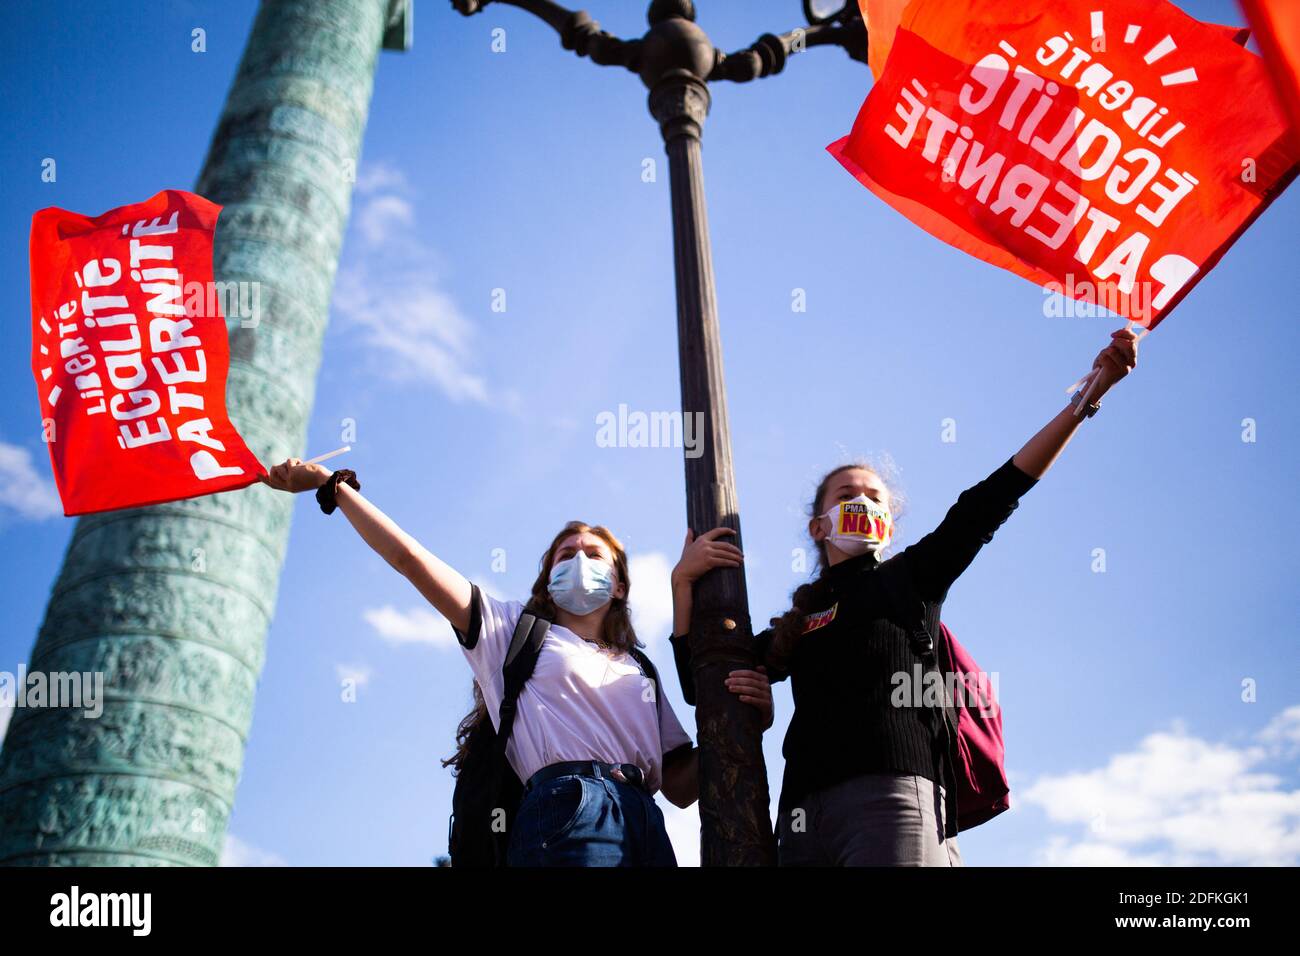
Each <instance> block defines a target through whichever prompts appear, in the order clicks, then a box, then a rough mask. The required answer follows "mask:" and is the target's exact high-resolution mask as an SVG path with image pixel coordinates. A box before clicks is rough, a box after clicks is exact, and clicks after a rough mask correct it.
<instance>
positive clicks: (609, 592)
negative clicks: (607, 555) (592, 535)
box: [547, 551, 614, 615]
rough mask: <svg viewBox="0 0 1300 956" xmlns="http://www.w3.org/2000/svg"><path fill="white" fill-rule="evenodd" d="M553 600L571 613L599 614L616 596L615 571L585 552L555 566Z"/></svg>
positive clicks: (552, 580) (549, 588) (552, 587)
mask: <svg viewBox="0 0 1300 956" xmlns="http://www.w3.org/2000/svg"><path fill="white" fill-rule="evenodd" d="M547 590H548V591H550V592H551V598H552V599H553V600H554V601H555V603H556V604H558V605H559V606H560V607H562V608H564V610H566V611H568V612H569V613H570V614H577V615H584V614H590V613H591V612H592V611H598V610H600V609H601V608H602V607H604V606H605V605H606V604H608V603H609V602H610V601H611V600H612V599H613V597H614V569H613V568H612V567H610V565H608V564H607V563H606V562H604V561H597V560H594V559H592V558H589V557H587V556H586V555H585V554H583V553H582V552H581V551H579V552H578V553H577V554H575V555H574V556H573V557H571V558H566V559H565V560H563V561H557V562H555V564H554V565H553V566H552V567H551V580H550V583H549V584H548V585H547Z"/></svg>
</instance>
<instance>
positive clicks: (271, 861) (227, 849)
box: [221, 833, 289, 866]
mask: <svg viewBox="0 0 1300 956" xmlns="http://www.w3.org/2000/svg"><path fill="white" fill-rule="evenodd" d="M221 865H222V866H288V865H289V864H288V863H286V862H285V860H284V859H283V858H282V857H280V856H277V855H276V854H274V853H272V852H270V851H269V850H262V849H259V848H257V847H255V846H253V845H251V844H248V843H245V842H244V841H243V840H241V839H239V837H237V836H234V835H233V834H230V833H227V834H226V842H225V844H224V845H223V846H222V848H221Z"/></svg>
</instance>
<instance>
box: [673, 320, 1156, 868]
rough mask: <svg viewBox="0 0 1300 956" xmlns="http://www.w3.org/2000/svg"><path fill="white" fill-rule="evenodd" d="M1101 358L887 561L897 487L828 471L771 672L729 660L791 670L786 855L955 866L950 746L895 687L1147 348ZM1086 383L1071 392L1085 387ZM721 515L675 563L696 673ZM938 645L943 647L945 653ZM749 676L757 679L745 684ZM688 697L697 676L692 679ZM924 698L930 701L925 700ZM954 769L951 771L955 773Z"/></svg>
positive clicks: (1129, 345) (768, 637) (857, 472)
mask: <svg viewBox="0 0 1300 956" xmlns="http://www.w3.org/2000/svg"><path fill="white" fill-rule="evenodd" d="M1111 339H1112V341H1111V344H1110V345H1108V346H1107V347H1106V348H1104V349H1103V350H1102V351H1101V353H1100V354H1099V355H1098V356H1097V359H1096V361H1095V362H1094V363H1093V367H1094V369H1096V370H1097V371H1096V376H1097V381H1096V382H1095V387H1094V391H1093V400H1092V401H1091V402H1090V407H1088V408H1087V409H1086V410H1084V413H1080V409H1079V408H1078V405H1077V403H1076V402H1071V404H1069V405H1067V406H1066V407H1065V408H1064V409H1063V410H1062V411H1061V412H1059V413H1058V414H1057V415H1056V416H1055V417H1054V418H1053V419H1052V420H1051V421H1050V422H1048V423H1047V425H1046V426H1045V427H1044V428H1043V429H1042V430H1041V431H1039V432H1038V433H1037V434H1036V435H1035V436H1034V437H1033V438H1031V439H1030V440H1029V442H1028V443H1027V444H1026V445H1025V446H1024V447H1023V448H1021V449H1020V451H1018V452H1017V453H1016V454H1015V455H1014V456H1013V457H1012V458H1011V459H1010V460H1008V461H1007V462H1006V463H1005V464H1003V465H1002V466H1001V467H999V468H998V469H997V470H996V471H994V472H993V473H992V474H991V475H989V476H988V477H987V478H985V479H984V480H983V481H981V482H979V483H978V484H976V485H974V486H973V487H971V488H969V489H967V490H966V491H964V492H963V493H962V494H961V496H960V497H959V498H958V499H957V503H956V504H955V505H953V507H952V508H951V509H950V510H949V511H948V514H947V516H946V517H945V518H944V519H943V521H942V522H940V524H939V526H938V527H937V528H935V530H934V531H932V532H930V533H929V534H928V535H926V536H925V537H923V538H921V540H919V541H917V542H916V543H915V544H913V545H911V546H909V547H907V548H905V549H903V551H902V552H901V553H899V554H897V555H895V556H893V557H891V558H889V559H888V560H884V561H882V560H881V552H882V551H883V550H884V549H885V548H886V547H887V546H888V544H889V539H890V536H891V535H892V532H893V517H892V514H891V504H892V500H891V494H890V489H889V488H888V486H887V485H886V483H885V482H884V480H883V479H882V477H881V476H880V475H879V474H878V473H877V472H875V471H874V470H872V469H871V468H869V467H866V466H863V465H858V464H849V465H843V466H841V467H839V468H836V469H835V470H833V471H831V472H830V473H829V474H827V475H826V476H825V477H824V478H823V479H822V481H821V483H820V485H819V486H818V488H817V493H816V496H815V497H814V500H813V502H812V507H811V509H810V517H809V521H808V532H809V534H810V535H811V536H812V539H813V542H814V544H815V545H816V549H817V553H818V556H819V561H820V567H821V573H820V575H819V576H818V577H817V578H816V580H814V581H812V582H810V583H808V584H804V585H803V586H801V587H799V588H798V589H797V590H796V591H795V593H794V596H793V599H792V605H793V606H792V607H791V609H790V610H789V611H787V612H786V613H785V614H784V615H782V616H781V617H778V618H773V620H772V626H771V627H770V628H768V629H767V630H766V631H764V632H763V633H761V634H759V635H758V636H757V637H756V642H757V644H758V648H757V650H758V655H757V656H758V659H759V660H761V661H764V663H765V668H763V669H762V670H763V673H759V672H734V673H733V674H732V675H731V678H730V682H729V683H730V685H731V687H732V689H733V691H736V692H738V693H741V694H742V699H743V697H744V695H745V694H746V687H747V686H748V685H749V683H752V685H753V688H754V693H760V692H761V688H762V687H763V685H764V684H765V680H766V678H765V675H770V677H771V679H772V680H774V681H779V680H783V679H785V678H786V677H789V678H790V679H791V688H792V691H793V695H794V706H795V710H794V714H793V716H792V717H791V720H790V727H789V730H788V731H787V732H786V737H785V745H784V747H783V750H782V752H783V754H784V756H785V761H786V766H785V776H784V781H783V784H782V787H781V798H780V805H779V816H778V821H777V832H778V838H779V858H780V862H781V865H783V866H801V865H803V866H807V865H813V866H817V865H822V866H860V865H868V866H870V865H886V866H889V865H894V866H959V865H961V854H960V851H959V850H958V847H957V841H956V838H955V837H956V825H955V823H956V822H955V819H951V818H952V817H955V814H954V813H950V812H949V811H950V809H951V804H949V802H948V800H947V798H948V797H949V796H950V795H951V791H952V789H953V788H952V786H951V781H952V780H953V779H954V778H953V777H952V772H953V755H952V753H951V750H950V749H949V747H948V745H947V744H946V743H945V740H946V738H945V737H944V736H943V735H942V733H941V731H940V728H941V724H940V723H939V719H940V711H939V708H938V707H937V706H935V704H936V703H937V701H936V700H935V699H934V695H927V694H923V693H922V694H915V695H914V694H913V693H911V692H907V693H898V689H899V687H900V685H904V686H905V685H907V683H908V682H909V681H912V680H914V677H915V675H916V674H918V673H920V671H918V670H917V668H918V667H923V666H924V665H923V663H922V658H921V656H920V655H919V654H918V653H917V650H916V643H915V638H914V629H913V628H912V627H911V622H912V621H913V620H915V621H917V622H919V621H921V620H924V624H925V630H924V632H923V633H928V634H931V635H938V634H939V627H938V625H939V616H940V612H941V610H942V608H943V602H944V599H945V598H946V597H947V595H948V589H949V588H950V587H951V586H952V584H953V582H954V581H955V580H956V579H957V577H958V576H959V575H960V574H961V573H962V572H963V571H965V570H966V568H967V567H968V566H969V565H970V563H971V561H972V560H973V559H974V558H975V555H976V554H977V553H978V552H979V550H980V548H982V547H983V546H984V545H985V544H987V543H988V542H989V541H990V540H992V537H993V533H994V532H995V531H996V530H997V529H998V527H999V526H1001V524H1002V523H1003V522H1004V521H1006V519H1007V518H1008V517H1009V516H1010V515H1011V512H1012V511H1014V510H1015V508H1016V505H1017V503H1018V502H1019V499H1020V498H1021V496H1022V495H1024V494H1025V492H1027V491H1028V490H1029V489H1030V488H1032V487H1033V486H1034V484H1035V483H1037V481H1038V479H1039V478H1041V477H1042V476H1043V475H1044V474H1045V473H1046V472H1047V470H1048V468H1050V467H1051V465H1052V463H1053V462H1054V461H1055V460H1056V458H1057V456H1058V455H1059V454H1060V453H1061V451H1062V450H1063V449H1064V448H1065V446H1066V444H1067V443H1068V442H1069V441H1070V438H1071V437H1072V436H1073V435H1074V433H1075V430H1076V429H1077V428H1078V427H1079V424H1080V422H1081V421H1082V420H1083V418H1084V417H1090V416H1091V415H1092V414H1093V413H1094V412H1095V411H1096V407H1097V404H1098V403H1099V401H1100V398H1101V395H1103V394H1105V392H1106V391H1108V390H1109V389H1110V388H1111V386H1113V385H1114V384H1115V383H1116V382H1118V381H1119V380H1120V379H1121V378H1123V377H1124V376H1125V375H1127V374H1128V373H1129V371H1131V370H1132V369H1133V367H1134V365H1135V364H1136V362H1137V337H1136V336H1135V335H1134V334H1133V333H1132V332H1130V331H1127V330H1121V331H1119V332H1115V333H1113V334H1112V336H1111ZM1078 397H1080V396H1076V398H1078ZM730 533H731V532H730V530H729V529H726V528H715V529H713V530H712V531H709V532H706V533H705V534H703V535H700V536H699V537H694V536H693V535H691V534H688V535H687V543H686V546H685V548H684V549H683V551H682V557H681V560H680V561H679V562H678V564H677V566H676V568H675V569H674V571H673V575H672V585H673V604H674V620H673V625H674V636H673V639H672V643H673V648H674V653H675V654H676V655H677V658H678V673H679V675H680V676H682V678H683V680H684V681H688V680H689V674H690V668H689V663H688V662H689V653H690V651H689V630H690V613H691V588H692V585H693V583H694V582H695V580H697V579H698V578H699V577H700V576H701V575H702V574H704V573H706V572H707V571H709V570H710V569H712V568H716V567H721V566H736V565H738V564H739V563H740V562H741V561H742V560H743V557H742V555H741V553H740V551H739V549H737V548H736V546H735V545H733V544H731V543H729V542H727V541H725V540H723V538H724V537H725V536H726V535H728V534H730ZM940 659H942V658H940ZM747 682H748V683H747ZM683 689H684V690H685V691H686V696H687V699H688V701H690V700H693V699H694V689H693V688H689V687H684V688H683ZM918 700H919V702H920V706H917V704H918ZM945 782H947V783H948V785H947V786H945Z"/></svg>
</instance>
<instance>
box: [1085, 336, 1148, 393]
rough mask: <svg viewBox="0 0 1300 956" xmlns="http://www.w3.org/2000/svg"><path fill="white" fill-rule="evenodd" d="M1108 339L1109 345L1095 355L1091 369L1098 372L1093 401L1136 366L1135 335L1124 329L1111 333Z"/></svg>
mask: <svg viewBox="0 0 1300 956" xmlns="http://www.w3.org/2000/svg"><path fill="white" fill-rule="evenodd" d="M1110 339H1111V342H1110V345H1108V346H1106V347H1105V348H1104V349H1102V350H1101V351H1100V352H1099V353H1097V358H1096V359H1095V360H1094V361H1093V363H1092V367H1093V368H1095V369H1098V370H1099V371H1098V372H1097V375H1098V380H1097V388H1096V390H1095V391H1094V392H1093V396H1094V401H1095V400H1096V399H1098V398H1100V397H1101V396H1102V395H1103V394H1104V393H1105V392H1106V391H1108V390H1109V389H1110V387H1111V386H1112V385H1114V384H1115V383H1116V382H1118V381H1119V380H1120V379H1121V378H1123V377H1124V376H1125V375H1127V374H1128V373H1129V372H1131V371H1133V369H1134V368H1135V367H1136V366H1137V350H1138V336H1137V334H1136V333H1134V332H1131V331H1130V330H1129V329H1127V328H1124V329H1120V330H1119V331H1118V332H1112V333H1111V334H1110Z"/></svg>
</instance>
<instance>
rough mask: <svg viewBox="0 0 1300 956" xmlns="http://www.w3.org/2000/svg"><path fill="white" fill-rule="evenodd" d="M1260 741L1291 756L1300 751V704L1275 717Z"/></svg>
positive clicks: (1262, 733) (1261, 734) (1261, 735)
mask: <svg viewBox="0 0 1300 956" xmlns="http://www.w3.org/2000/svg"><path fill="white" fill-rule="evenodd" d="M1259 739H1260V740H1261V741H1263V742H1264V743H1265V744H1267V745H1269V746H1271V747H1277V748H1280V749H1282V750H1284V751H1286V752H1288V753H1290V754H1291V755H1294V754H1295V753H1296V752H1297V750H1300V704H1296V705H1295V706H1294V707H1288V708H1287V709H1286V710H1284V711H1282V713H1280V714H1278V715H1277V716H1276V717H1274V718H1273V719H1272V720H1271V721H1269V724H1268V726H1267V727H1265V728H1264V730H1263V731H1262V732H1261V733H1260V735H1259Z"/></svg>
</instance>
